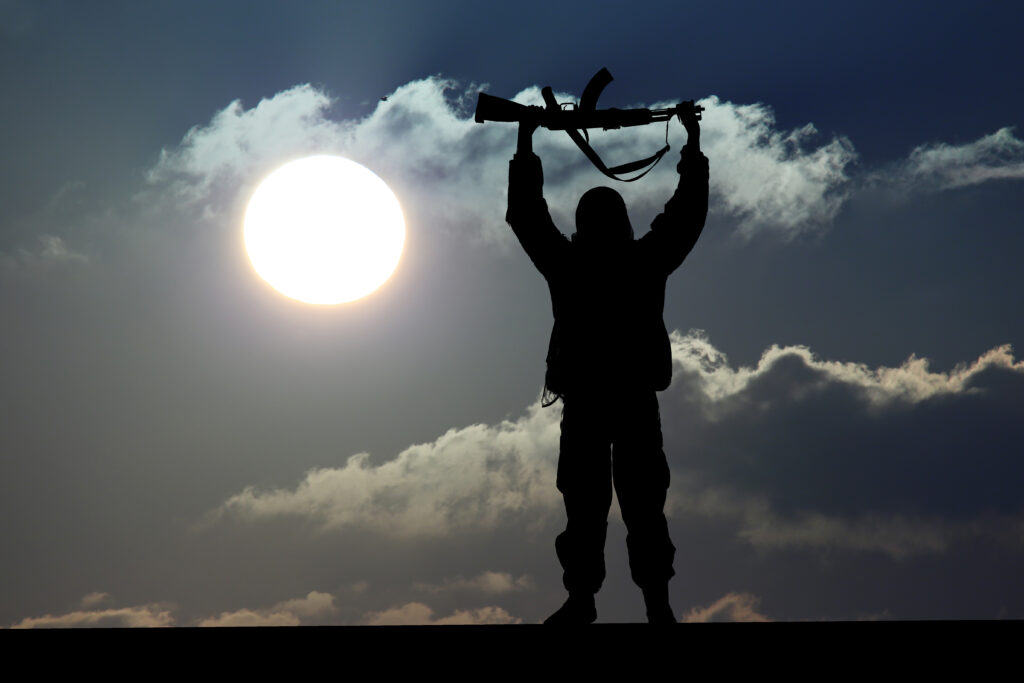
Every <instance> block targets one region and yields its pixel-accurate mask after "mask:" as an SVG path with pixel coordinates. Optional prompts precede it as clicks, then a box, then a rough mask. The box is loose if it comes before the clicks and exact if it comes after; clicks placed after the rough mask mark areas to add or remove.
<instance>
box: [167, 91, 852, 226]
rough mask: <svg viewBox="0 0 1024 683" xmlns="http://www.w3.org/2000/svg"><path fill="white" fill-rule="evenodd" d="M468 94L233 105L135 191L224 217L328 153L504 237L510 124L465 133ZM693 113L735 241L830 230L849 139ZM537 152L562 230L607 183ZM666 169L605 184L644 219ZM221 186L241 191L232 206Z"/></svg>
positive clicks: (607, 153) (293, 97) (626, 156)
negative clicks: (342, 114) (284, 172)
mask: <svg viewBox="0 0 1024 683" xmlns="http://www.w3.org/2000/svg"><path fill="white" fill-rule="evenodd" d="M475 96H476V88H474V87H473V86H469V87H468V88H463V87H462V86H460V85H459V84H457V83H455V82H453V81H449V80H444V79H441V78H428V79H424V80H420V81H413V82H411V83H407V84H406V85H403V86H401V87H399V88H398V89H397V90H395V92H394V93H392V94H391V95H390V97H389V98H388V100H387V101H386V102H381V103H379V104H378V105H377V107H376V109H375V110H374V111H373V113H371V114H370V115H369V116H367V117H365V118H363V119H360V120H358V121H340V122H336V121H332V120H331V119H329V118H328V115H329V109H330V105H331V99H330V97H329V96H328V95H327V94H326V93H324V92H323V91H321V90H318V89H316V88H314V87H312V86H309V85H300V86H296V87H294V88H291V89H289V90H286V91H283V92H280V93H278V94H276V95H274V96H273V97H270V98H268V99H264V100H262V101H260V102H259V103H258V104H257V105H256V106H254V107H253V108H251V109H245V108H244V107H243V106H242V105H241V103H240V102H238V101H235V102H232V103H231V104H230V105H228V106H227V107H226V108H225V109H224V110H222V111H220V112H218V113H216V114H215V115H214V117H213V119H212V120H211V121H210V123H209V124H208V125H206V126H197V127H195V128H193V129H192V130H191V131H189V133H188V134H187V135H186V136H185V138H184V139H183V140H182V142H181V144H180V145H179V146H178V147H177V148H175V149H172V150H165V151H164V152H163V153H162V155H161V157H160V160H159V162H158V163H157V164H156V166H155V167H154V168H153V169H152V170H151V171H150V173H149V175H148V180H149V183H150V184H151V186H154V187H165V188H169V189H170V190H171V196H172V197H173V201H176V202H185V203H191V204H195V205H198V206H200V207H201V208H202V209H203V210H204V212H205V213H206V214H207V215H210V216H218V215H221V212H222V211H223V210H224V209H225V208H232V207H233V208H234V209H235V210H237V208H238V205H239V204H238V202H239V201H240V200H241V199H243V198H244V195H246V194H247V193H248V192H249V191H251V189H252V186H253V184H254V183H255V182H256V181H257V180H258V179H259V178H260V177H262V176H263V175H265V174H266V173H267V172H268V171H269V170H270V169H271V168H273V167H274V166H276V165H279V164H281V163H283V162H284V161H286V160H288V159H291V158H294V157H296V156H300V155H303V154H309V153H313V152H318V153H332V152H333V153H338V154H342V155H344V156H348V157H350V158H352V159H354V160H355V161H358V162H360V163H363V164H365V165H366V166H368V167H369V168H371V169H372V170H374V171H375V172H376V173H377V174H378V175H381V177H383V178H384V179H385V180H386V181H387V182H389V183H390V184H392V185H393V186H394V187H395V189H396V190H397V192H398V195H399V196H400V197H401V198H402V200H403V203H405V204H406V206H407V208H410V207H411V208H412V211H411V212H410V213H411V214H412V215H414V216H419V217H420V218H424V219H428V220H430V221H431V222H432V223H436V224H437V225H445V226H452V225H457V226H458V228H459V229H465V227H468V226H472V230H473V232H475V233H476V234H477V235H481V234H482V235H483V236H484V237H485V238H488V239H507V238H508V230H507V228H506V227H505V225H504V222H503V217H504V210H503V208H502V205H503V203H504V201H505V199H504V197H505V191H506V186H507V182H508V181H507V173H508V171H507V169H508V165H507V163H508V159H509V158H510V157H511V155H512V153H513V152H514V149H515V126H514V125H512V124H500V123H488V124H484V125H481V124H477V123H475V122H474V121H473V119H472V108H473V106H474V103H475ZM556 97H557V98H558V99H559V100H562V101H569V100H573V99H575V96H572V95H568V94H558V95H557V96H556ZM512 99H515V100H516V101H519V102H523V103H532V104H537V103H540V102H541V97H540V89H539V88H537V87H532V88H528V89H526V90H523V91H522V92H520V93H518V94H517V95H515V96H514V97H513V98H512ZM668 104H670V103H655V104H653V105H651V106H652V107H658V106H667V105H668ZM701 104H703V105H704V106H705V108H706V109H707V111H706V112H705V114H704V124H703V129H704V132H703V135H702V144H703V148H704V149H705V151H706V153H707V154H708V156H709V157H710V158H711V159H712V164H711V169H712V171H711V172H712V177H711V183H712V190H713V192H714V194H715V197H716V198H717V204H716V206H717V208H718V209H719V210H721V211H724V212H725V213H727V214H729V215H732V216H734V217H735V218H736V219H737V220H738V221H739V230H740V233H741V234H742V235H744V236H747V237H749V236H751V235H753V234H754V233H756V232H759V231H762V230H768V231H774V232H776V233H778V234H780V235H782V236H784V237H786V238H790V237H793V236H795V235H796V234H799V233H801V232H804V231H807V230H813V229H815V228H818V227H821V226H822V225H823V224H825V223H827V222H828V221H830V220H831V219H832V217H833V216H834V215H835V213H836V211H837V210H838V209H839V207H840V205H841V204H842V201H843V198H844V196H845V195H844V193H845V189H844V188H845V185H846V183H847V180H848V178H847V174H846V169H847V167H848V166H849V165H850V164H851V163H852V162H853V161H854V159H855V158H856V154H855V153H854V151H853V148H852V146H851V145H850V144H849V142H847V141H846V140H845V139H843V138H833V139H832V140H831V141H829V142H827V143H826V144H824V145H823V146H820V147H817V148H814V147H812V146H810V142H811V140H812V139H813V138H814V137H815V135H816V132H815V130H814V127H813V125H811V124H807V125H805V126H803V127H801V128H799V129H796V130H793V131H779V130H776V128H775V120H774V117H773V115H772V112H771V110H770V109H769V108H768V107H767V106H765V105H760V104H756V105H736V104H733V103H731V102H723V101H721V100H719V99H718V98H716V97H709V98H706V99H704V100H701ZM670 130H671V135H672V138H673V146H674V148H675V149H679V148H680V147H681V144H682V142H683V141H684V140H685V134H684V133H682V129H681V127H680V126H678V124H674V125H673V126H672V127H671V128H670ZM664 134H665V133H664V130H663V129H662V128H661V127H660V126H645V127H634V128H627V129H622V130H619V131H613V132H611V133H607V134H602V133H600V132H597V133H595V136H594V144H595V146H596V147H597V148H598V149H599V151H600V153H601V154H602V155H603V156H604V157H605V159H606V161H607V162H608V163H609V164H611V165H614V164H616V163H621V162H623V161H628V160H632V159H634V158H636V157H639V156H646V155H647V154H650V153H651V152H653V151H655V150H657V149H658V148H660V147H661V145H662V144H664ZM536 147H537V150H538V152H539V153H540V154H541V155H542V157H543V159H544V160H545V169H546V177H547V182H546V192H547V196H548V198H549V201H550V203H551V206H552V211H553V213H554V215H555V217H556V220H557V221H558V222H559V224H560V225H561V226H562V228H563V229H564V230H566V231H567V232H572V230H573V221H572V215H573V212H574V210H575V205H576V201H577V200H578V198H579V196H580V195H581V194H582V193H583V192H584V191H585V190H586V189H588V188H589V187H591V186H593V185H596V184H603V183H607V182H610V181H607V180H606V179H605V178H604V177H603V176H601V175H600V174H599V173H598V172H597V171H596V170H595V169H593V168H592V167H591V166H590V164H589V162H587V161H586V159H585V158H584V157H583V155H582V154H581V153H580V152H579V150H578V149H577V148H576V147H575V146H574V145H573V143H572V142H571V140H569V138H568V137H567V136H566V135H564V134H561V133H548V132H543V131H542V132H541V133H539V134H538V137H537V143H536ZM675 161H676V155H675V154H674V153H672V154H670V155H669V156H668V157H666V162H665V166H666V168H665V169H659V172H657V173H652V174H651V175H650V176H649V177H648V178H647V179H645V181H644V182H641V183H636V184H633V185H628V186H626V185H619V186H618V187H619V189H620V190H621V191H622V192H623V194H624V195H625V196H626V198H627V201H628V203H629V205H630V206H634V207H640V208H639V209H638V213H640V214H644V217H645V218H646V219H648V220H649V219H650V218H652V217H653V214H654V212H656V211H657V210H659V209H660V207H661V206H662V205H663V204H664V203H665V201H666V200H667V199H668V198H669V197H670V196H671V194H672V191H673V190H674V188H675V184H676V182H677V176H676V175H675V173H674V172H673V171H672V170H671V169H672V167H674V165H675ZM662 171H663V172H662ZM227 188H241V192H240V194H241V195H242V196H241V197H240V196H237V194H235V195H232V193H231V192H230V191H229V190H228V189H227ZM634 219H636V214H635V215H634ZM640 227H641V226H639V225H638V228H640ZM481 230H482V231H483V232H482V233H481V232H480V231H481ZM641 231H642V230H641Z"/></svg>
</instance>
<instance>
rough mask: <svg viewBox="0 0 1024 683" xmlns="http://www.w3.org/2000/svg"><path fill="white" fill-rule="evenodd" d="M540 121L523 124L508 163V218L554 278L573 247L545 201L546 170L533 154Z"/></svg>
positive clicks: (521, 240)
mask: <svg viewBox="0 0 1024 683" xmlns="http://www.w3.org/2000/svg"><path fill="white" fill-rule="evenodd" d="M535 129H536V124H533V123H531V122H526V121H524V122H522V123H520V124H519V145H518V148H517V150H516V154H515V156H514V157H512V160H511V161H509V164H508V211H507V212H506V213H505V221H506V222H507V223H508V224H509V225H510V226H511V227H512V232H514V233H515V234H516V237H517V238H519V243H520V244H522V245H523V249H524V250H525V251H526V254H527V255H528V256H529V257H530V260H531V261H533V264H534V265H535V266H537V270H539V271H540V272H541V274H542V275H543V276H544V277H545V278H550V276H551V275H552V274H553V272H554V270H555V268H556V267H557V264H558V263H559V262H560V261H561V260H562V259H563V258H564V255H565V253H566V252H567V251H568V249H569V240H568V239H566V237H565V235H563V234H562V233H561V232H560V231H559V230H558V228H557V227H555V224H554V222H553V221H552V220H551V214H550V213H549V212H548V205H547V202H546V201H544V170H543V168H542V167H541V163H540V157H538V156H537V155H536V154H534V153H533V149H532V136H533V131H534V130H535Z"/></svg>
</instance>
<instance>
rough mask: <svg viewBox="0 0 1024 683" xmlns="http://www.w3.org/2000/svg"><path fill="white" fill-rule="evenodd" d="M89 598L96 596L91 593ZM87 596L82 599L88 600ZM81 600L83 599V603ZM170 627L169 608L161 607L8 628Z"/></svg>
mask: <svg viewBox="0 0 1024 683" xmlns="http://www.w3.org/2000/svg"><path fill="white" fill-rule="evenodd" d="M90 595H96V594H95V593H93V594H90ZM88 597H89V596H86V598H88ZM84 601H85V599H83V602H84ZM158 626H174V617H173V616H172V615H171V607H169V606H168V605H163V604H156V603H153V604H149V605H138V606H135V607H120V608H116V609H114V608H112V609H104V610H76V611H74V612H69V613H67V614H60V615H52V614H47V615H46V616H42V617H28V618H26V619H22V620H21V621H20V622H18V623H17V624H13V625H12V626H11V628H151V627H158Z"/></svg>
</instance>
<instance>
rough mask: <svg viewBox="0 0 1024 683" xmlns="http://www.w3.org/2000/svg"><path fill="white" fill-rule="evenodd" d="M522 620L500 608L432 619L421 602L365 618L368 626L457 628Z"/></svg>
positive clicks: (466, 611)
mask: <svg viewBox="0 0 1024 683" xmlns="http://www.w3.org/2000/svg"><path fill="white" fill-rule="evenodd" d="M522 621H523V620H522V619H519V618H516V617H513V616H512V615H510V614H509V613H508V612H506V611H505V610H504V609H502V608H501V607H493V606H488V607H480V608H477V609H470V610H456V611H455V612H453V613H452V614H450V615H449V616H447V617H442V618H440V619H434V610H432V609H431V608H430V607H428V606H427V605H424V604H423V603H421V602H410V603H406V604H404V605H402V606H400V607H392V608H390V609H386V610H383V611H381V612H371V613H370V614H368V615H367V616H366V620H365V623H366V624H367V625H368V626H414V625H415V626H458V625H482V624H520V623H522Z"/></svg>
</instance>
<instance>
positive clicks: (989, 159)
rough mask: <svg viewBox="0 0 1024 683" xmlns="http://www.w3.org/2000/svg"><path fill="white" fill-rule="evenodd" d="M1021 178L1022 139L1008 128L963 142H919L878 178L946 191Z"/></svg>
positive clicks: (1023, 170) (1023, 169)
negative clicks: (955, 143) (920, 143)
mask: <svg viewBox="0 0 1024 683" xmlns="http://www.w3.org/2000/svg"><path fill="white" fill-rule="evenodd" d="M1007 179H1016V180H1021V179H1024V140H1020V139H1019V138H1017V137H1015V136H1014V134H1013V129H1012V128H1000V129H999V130H997V131H996V132H995V133H992V134H991V135H986V136H984V137H981V138H979V139H977V140H975V141H974V142H969V143H966V144H963V145H950V144H947V143H944V142H936V143H932V144H928V145H921V146H920V147H916V148H915V149H914V150H913V151H911V153H910V156H909V157H908V158H907V159H906V161H904V162H903V163H902V164H900V165H899V166H897V167H896V168H895V169H893V170H891V171H889V172H887V173H886V174H885V175H884V176H883V177H882V178H881V180H883V181H885V182H892V181H894V180H895V181H896V182H897V183H898V184H899V185H901V186H903V187H905V188H909V189H914V190H919V191H939V190H948V189H953V188H958V187H966V186H968V185H978V184H980V183H984V182H988V181H990V180H1007Z"/></svg>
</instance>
